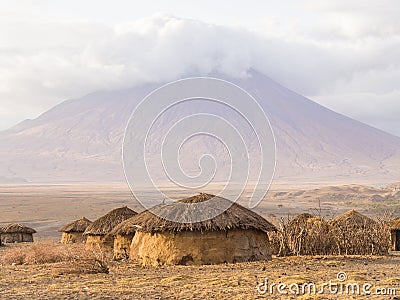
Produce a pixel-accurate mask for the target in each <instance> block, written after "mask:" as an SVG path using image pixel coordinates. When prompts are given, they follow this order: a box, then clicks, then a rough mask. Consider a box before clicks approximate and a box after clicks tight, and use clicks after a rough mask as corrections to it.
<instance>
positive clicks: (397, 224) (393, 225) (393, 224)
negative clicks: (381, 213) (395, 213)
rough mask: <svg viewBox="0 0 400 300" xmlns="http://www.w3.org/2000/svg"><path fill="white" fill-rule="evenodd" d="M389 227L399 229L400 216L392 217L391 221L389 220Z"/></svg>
mask: <svg viewBox="0 0 400 300" xmlns="http://www.w3.org/2000/svg"><path fill="white" fill-rule="evenodd" d="M390 229H391V230H400V217H398V218H397V219H394V220H393V221H392V222H390Z"/></svg>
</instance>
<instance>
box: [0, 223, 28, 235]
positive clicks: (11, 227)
mask: <svg viewBox="0 0 400 300" xmlns="http://www.w3.org/2000/svg"><path fill="white" fill-rule="evenodd" d="M0 233H27V234H33V233H36V230H35V229H33V228H30V227H27V226H24V225H22V224H8V225H5V226H3V227H0Z"/></svg>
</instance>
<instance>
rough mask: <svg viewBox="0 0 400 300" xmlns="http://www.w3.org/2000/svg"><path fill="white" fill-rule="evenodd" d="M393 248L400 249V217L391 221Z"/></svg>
mask: <svg viewBox="0 0 400 300" xmlns="http://www.w3.org/2000/svg"><path fill="white" fill-rule="evenodd" d="M390 237H391V238H390V240H391V250H392V251H400V217H398V218H397V219H394V220H393V221H392V222H391V223H390Z"/></svg>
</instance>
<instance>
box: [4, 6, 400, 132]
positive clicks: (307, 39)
mask: <svg viewBox="0 0 400 300" xmlns="http://www.w3.org/2000/svg"><path fill="white" fill-rule="evenodd" d="M226 3H227V2H222V1H215V0H214V1H209V0H203V1H192V0H185V1H183V0H182V1H178V0H169V1H165V0H155V1H147V2H146V1H128V0H126V1H123V0H115V1H99V0H96V1H94V0H86V1H78V0H68V1H66V0H65V1H58V0H51V1H43V0H36V1H33V0H32V1H25V0H20V1H9V0H0V130H2V129H6V128H9V127H10V126H13V125H15V124H16V123H18V122H20V121H22V120H24V119H27V118H35V117H37V116H38V115H39V114H41V113H43V112H44V111H46V110H48V109H49V108H51V107H52V106H54V105H56V104H58V103H60V102H62V101H63V100H66V99H70V98H77V97H80V96H83V95H85V94H88V93H91V92H94V91H97V90H104V89H120V88H126V87H131V86H135V85H140V84H142V83H144V82H160V83H161V82H165V81H169V80H173V79H175V78H177V77H180V76H185V75H186V74H193V73H196V74H199V75H206V74H207V73H209V72H211V71H218V72H222V73H225V74H228V75H231V76H238V77H243V76H246V74H247V72H248V71H249V70H250V69H255V70H257V71H259V72H261V73H263V74H265V75H267V76H269V77H270V78H272V79H274V80H275V81H277V82H279V83H280V84H282V85H284V86H286V87H288V88H290V89H292V90H294V91H296V92H298V93H300V94H302V95H304V96H306V97H308V98H310V99H312V100H314V101H316V102H318V103H320V104H322V105H324V106H326V107H328V108H331V109H333V110H335V111H337V112H339V113H342V114H345V115H347V116H350V117H353V118H355V119H357V120H360V121H362V122H365V123H367V124H370V125H372V126H375V127H378V128H380V129H383V130H385V131H388V132H390V133H393V134H396V135H398V136H400V86H399V79H400V18H399V17H398V16H399V15H400V2H398V1H396V0H381V1H354V0H348V1H339V0H327V1H317V0H305V1H293V0H292V1H280V2H278V1H261V0H259V1H255V0H247V1H235V0H234V1H229V5H227V4H226Z"/></svg>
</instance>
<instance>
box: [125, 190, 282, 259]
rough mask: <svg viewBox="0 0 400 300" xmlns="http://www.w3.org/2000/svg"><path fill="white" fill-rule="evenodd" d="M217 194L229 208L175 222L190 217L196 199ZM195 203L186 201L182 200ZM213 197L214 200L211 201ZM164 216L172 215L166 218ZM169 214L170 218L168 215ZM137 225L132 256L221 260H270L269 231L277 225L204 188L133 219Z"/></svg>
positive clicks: (131, 224) (134, 226)
mask: <svg viewBox="0 0 400 300" xmlns="http://www.w3.org/2000/svg"><path fill="white" fill-rule="evenodd" d="M210 199H212V201H215V202H216V203H220V204H221V205H222V206H224V207H229V208H228V209H223V210H218V211H219V212H220V213H219V214H218V215H217V216H216V217H213V218H211V219H207V220H205V221H201V222H196V223H191V222H179V223H178V222H173V221H169V220H171V219H172V218H173V216H177V215H179V216H181V217H182V218H187V219H190V216H191V214H193V213H196V212H195V211H194V210H195V209H196V208H194V210H192V207H195V206H196V205H194V204H199V203H202V202H204V203H203V205H207V203H206V201H208V200H210ZM183 203H184V204H189V205H182V204H183ZM208 203H209V202H208ZM159 216H168V217H166V218H161V217H159ZM168 219H169V220H168ZM127 224H129V227H126V228H127V230H126V232H129V231H130V230H132V229H136V233H135V236H134V238H133V240H132V244H131V247H130V258H132V259H136V260H138V261H139V262H141V263H142V264H143V265H163V264H166V265H176V264H178V265H189V264H195V265H199V264H218V263H224V262H230V263H234V262H243V261H253V260H270V259H271V249H270V244H269V238H268V234H267V233H268V232H269V231H275V230H276V228H275V226H273V225H272V224H271V223H269V222H268V221H267V220H265V219H264V218H263V217H261V216H260V215H258V214H256V213H254V212H252V211H250V210H248V209H246V208H244V207H242V206H240V205H238V204H236V203H233V202H231V201H229V200H227V199H224V198H221V197H216V196H214V195H210V194H204V193H202V194H199V195H197V196H193V197H190V198H186V199H183V200H180V201H178V202H173V203H168V204H159V205H157V206H155V207H153V208H151V210H146V211H144V212H142V213H140V214H138V215H137V216H135V217H134V218H132V219H131V220H130V222H128V223H127Z"/></svg>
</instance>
